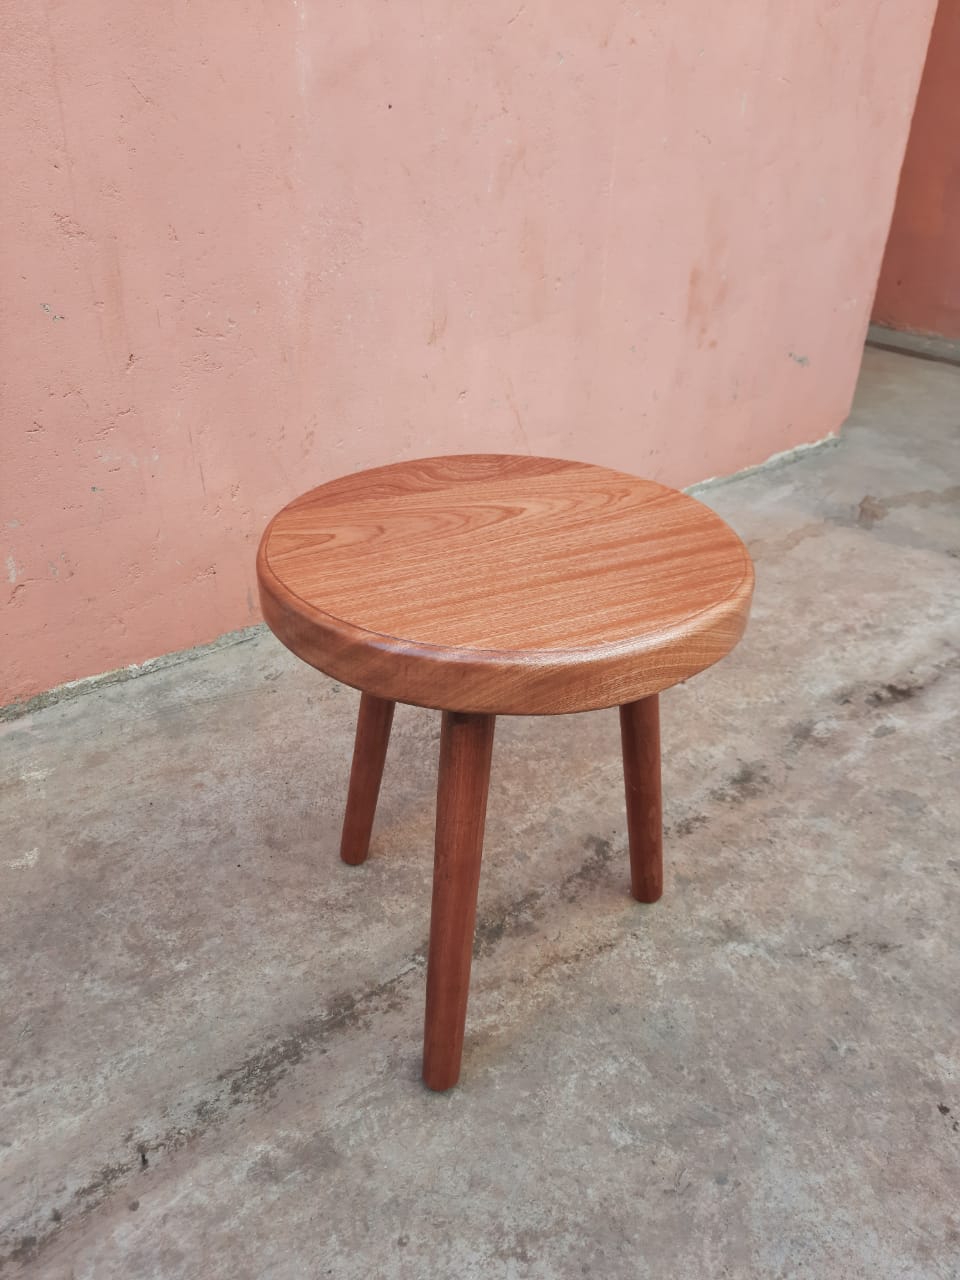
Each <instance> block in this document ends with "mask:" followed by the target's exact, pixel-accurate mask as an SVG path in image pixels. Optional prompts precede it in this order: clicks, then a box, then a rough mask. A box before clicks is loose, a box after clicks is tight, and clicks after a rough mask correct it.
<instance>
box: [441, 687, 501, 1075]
mask: <svg viewBox="0 0 960 1280" xmlns="http://www.w3.org/2000/svg"><path fill="white" fill-rule="evenodd" d="M494 724H495V719H494V717H493V716H488V715H465V714H463V713H461V712H457V711H445V712H444V714H443V722H442V725H441V729H440V773H439V780H438V783H437V829H436V853H435V856H434V865H433V907H432V910H431V914H430V953H429V957H428V960H427V1004H426V1014H425V1018H424V1032H423V1080H424V1083H425V1084H426V1085H427V1086H428V1087H429V1088H431V1089H450V1088H452V1087H453V1085H455V1084H456V1083H457V1080H458V1079H459V1077H460V1059H461V1057H462V1055H463V1032H464V1025H465V1023H466V1017H467V995H468V992H469V988H470V962H471V959H472V957H473V933H474V927H475V925H476V918H477V890H478V888H479V885H480V858H481V854H482V852H483V826H484V821H485V819H486V812H487V788H488V785H489V780H490V758H491V753H492V751H493V730H494Z"/></svg>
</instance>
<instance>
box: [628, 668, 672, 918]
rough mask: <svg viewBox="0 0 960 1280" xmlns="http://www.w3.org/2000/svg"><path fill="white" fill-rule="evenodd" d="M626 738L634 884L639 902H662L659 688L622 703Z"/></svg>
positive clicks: (629, 829) (634, 894)
mask: <svg viewBox="0 0 960 1280" xmlns="http://www.w3.org/2000/svg"><path fill="white" fill-rule="evenodd" d="M620 740H621V742H622V743H623V782H624V790H625V791H626V797H627V833H628V836H629V840H630V882H631V886H630V887H631V891H632V893H633V896H634V897H635V898H636V900H637V901H638V902H656V901H657V899H658V898H659V897H660V895H661V894H662V893H663V812H662V804H661V799H660V698H659V695H658V694H656V693H654V694H651V696H650V697H649V698H641V700H640V701H639V702H628V703H627V704H626V705H625V706H622V707H621V708H620Z"/></svg>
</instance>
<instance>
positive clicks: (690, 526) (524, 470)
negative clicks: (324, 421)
mask: <svg viewBox="0 0 960 1280" xmlns="http://www.w3.org/2000/svg"><path fill="white" fill-rule="evenodd" d="M257 577H258V583H259V589H260V602H261V606H262V609H263V615H264V618H265V620H266V622H267V624H268V626H269V627H270V629H271V630H272V631H273V632H274V634H275V635H276V636H277V637H278V639H280V640H281V641H282V643H283V644H285V645H286V646H287V648H289V649H290V650H292V651H293V652H294V653H295V654H297V655H298V656H299V657H300V658H302V659H303V660H304V661H305V662H308V663H309V664H310V665H311V666H314V667H317V668H318V669H319V670H321V671H323V672H325V673H326V674H328V675H330V676H333V677H334V678H335V679H337V680H340V681H342V682H343V683H344V684H347V685H351V686H353V687H354V688H357V689H361V690H363V691H364V692H367V693H371V694H374V695H375V696H377V697H380V698H385V699H389V700H390V701H395V702H405V703H412V704H414V705H418V706H423V707H432V708H437V709H440V710H447V711H463V712H481V713H493V714H501V715H553V714H560V713H564V712H572V711H588V710H593V709H597V708H600V707H610V706H616V705H622V704H624V703H627V702H634V701H637V700H638V699H640V698H643V697H646V696H648V695H650V694H653V693H658V692H660V691H661V690H663V689H666V688H669V687H670V686H671V685H674V684H678V683H680V682H681V681H683V680H686V679H688V678H689V677H690V676H692V675H695V674H696V673H697V672H699V671H702V670H704V668H706V667H709V666H711V665H712V664H713V663H715V662H717V661H719V660H720V659H721V658H722V657H724V656H725V655H726V654H727V653H729V651H730V650H731V649H732V648H733V647H734V645H735V644H736V643H737V641H738V640H739V639H740V636H741V635H742V634H743V630H744V627H745V626H746V621H747V615H748V613H749V608H750V601H751V597H752V593H753V581H754V576H753V566H752V563H751V560H750V556H749V553H748V552H747V549H746V547H745V546H744V545H743V543H742V542H741V540H740V539H739V538H738V537H737V535H736V534H735V533H734V532H733V530H732V529H730V527H729V526H728V525H727V524H726V523H725V522H724V521H723V520H722V519H721V518H720V517H719V516H718V515H716V514H715V513H714V512H713V511H711V510H710V508H709V507H706V506H705V505H704V504H703V503H701V502H698V501H697V500H696V499H695V498H691V497H689V496H687V495H686V494H682V493H680V492H678V491H677V490H675V489H669V488H667V487H666V486H664V485H660V484H657V483H656V482H654V481H650V480H643V479H640V478H639V477H636V476H631V475H627V474H626V473H624V472H619V471H613V470H609V469H608V468H606V467H598V466H594V465H592V464H588V463H578V462H568V461H565V460H563V459H557V458H531V457H527V456H525V455H509V454H457V455H451V456H449V457H438V458H424V459H417V460H416V461H410V462H399V463H394V464H391V465H389V466H385V467H378V468H375V469H372V470H368V471H361V472H358V473H356V474H354V475H349V476H344V477H341V478H340V479H337V480H332V481H330V482H328V483H326V484H323V485H320V486H319V487H317V488H315V489H312V490H310V491H309V492H307V493H305V494H303V495H302V496H301V497H299V498H297V499H295V500H294V501H293V502H291V503H289V504H288V505H287V506H286V507H284V508H283V509H282V510H281V511H280V512H278V513H277V515H276V516H274V518H273V520H271V522H270V524H269V525H268V526H267V529H266V530H265V532H264V534H263V537H262V539H261V542H260V547H259V551H258V554H257Z"/></svg>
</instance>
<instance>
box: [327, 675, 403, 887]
mask: <svg viewBox="0 0 960 1280" xmlns="http://www.w3.org/2000/svg"><path fill="white" fill-rule="evenodd" d="M395 705H396V704H395V703H393V702H388V701H386V700H385V699H384V698H375V697H374V696H373V694H371V693H364V694H361V695H360V714H359V715H358V717H357V739H356V742H355V743H354V747H353V765H352V766H351V769H350V789H349V791H348V792H347V811H346V813H345V814H344V818H343V835H342V836H341V838H340V857H341V858H342V859H343V860H344V862H349V863H350V865H351V866H354V867H355V866H358V865H359V864H360V863H361V862H364V861H365V860H366V857H367V851H368V849H369V848H370V832H371V831H372V830H373V815H374V814H375V813H376V810H377V796H378V795H379V794H380V779H381V778H382V777H383V762H384V760H385V759H386V756H387V743H388V742H389V741H390V726H391V725H392V724H393V708H394V706H395Z"/></svg>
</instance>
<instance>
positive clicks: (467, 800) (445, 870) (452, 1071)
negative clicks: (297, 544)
mask: <svg viewBox="0 0 960 1280" xmlns="http://www.w3.org/2000/svg"><path fill="white" fill-rule="evenodd" d="M393 708H394V704H393V703H392V702H387V701H384V700H383V699H382V698H375V697H373V696H372V695H371V694H367V693H365V694H363V696H362V697H361V700H360V715H359V719H358V723H357V739H356V745H355V747H354V752H353V767H352V769H351V772H350V790H349V793H348V795H347V811H346V816H345V818H344V823H343V839H342V842H341V846H340V852H341V856H342V858H343V860H344V861H345V862H349V863H351V864H352V865H357V864H358V863H361V862H363V861H364V859H365V858H366V856H367V850H368V848H369V844H370V832H371V830H372V828H373V817H374V812H375V810H376V805H377V796H378V795H379V792H380V780H381V778H382V777H383V765H384V760H385V759H386V754H387V743H388V742H389V740H390V727H391V724H392V723H393ZM495 719H496V718H495V717H494V716H492V715H475V714H468V713H465V712H459V711H444V712H443V722H442V727H441V731H440V771H439V778H438V783H437V827H436V845H435V853H434V866H433V907H432V911H431V915H430V951H429V957H428V960H427V1005H426V1021H425V1026H424V1035H423V1079H424V1082H425V1083H426V1084H427V1085H428V1086H429V1088H431V1089H449V1088H451V1087H452V1086H453V1085H455V1084H456V1083H457V1080H458V1078H459V1076H460V1059H461V1057H462V1055H463V1033H464V1027H465V1025H466V1017H467V994H468V991H469V987H470V961H471V957H472V954H473V933H474V925H475V922H476V916H477V890H478V888H479V885H480V858H481V854H482V852H483V825H484V819H485V817H486V811H487V790H488V786H489V782H490V759H491V755H492V752H493V730H494V724H495ZM620 734H621V741H622V744H623V777H624V787H625V792H626V802H627V832H628V836H629V844H630V880H631V890H632V893H633V896H634V897H635V898H636V899H637V901H638V902H656V901H657V899H658V898H659V897H660V895H661V893H662V892H663V836H662V814H661V799H660V706H659V697H658V695H657V694H653V695H651V696H650V697H648V698H643V699H642V700H641V701H640V702H631V703H628V704H627V705H625V706H622V707H621V708H620Z"/></svg>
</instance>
